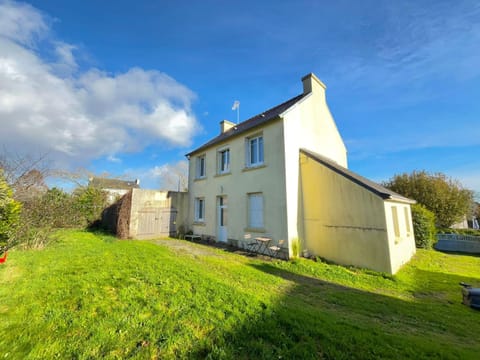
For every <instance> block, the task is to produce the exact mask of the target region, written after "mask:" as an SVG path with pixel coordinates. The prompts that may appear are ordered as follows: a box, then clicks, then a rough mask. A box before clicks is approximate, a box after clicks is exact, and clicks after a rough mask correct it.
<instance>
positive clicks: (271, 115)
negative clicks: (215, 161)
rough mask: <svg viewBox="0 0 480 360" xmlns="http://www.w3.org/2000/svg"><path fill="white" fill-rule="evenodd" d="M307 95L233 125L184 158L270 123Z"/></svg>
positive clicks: (299, 96) (301, 95)
mask: <svg viewBox="0 0 480 360" xmlns="http://www.w3.org/2000/svg"><path fill="white" fill-rule="evenodd" d="M307 95H308V94H300V95H298V96H295V97H294V98H292V99H290V100H287V101H285V102H284V103H281V104H280V105H277V106H275V107H273V108H271V109H269V110H266V111H264V112H262V113H260V114H258V115H255V116H254V117H252V118H250V119H248V120H245V121H243V122H241V123H240V124H237V125H235V126H234V127H232V128H231V129H229V130H227V131H225V132H224V133H221V134H220V135H218V136H217V137H215V138H213V139H212V140H210V141H209V142H207V143H205V144H203V145H202V146H200V147H199V148H197V149H195V150H193V151H191V152H189V153H188V154H187V155H186V156H190V155H192V154H194V153H197V152H199V151H202V150H204V149H206V148H208V147H210V146H212V145H215V144H217V143H219V142H221V141H224V140H227V139H229V138H232V137H234V136H237V135H240V134H242V133H244V132H246V131H248V130H251V129H253V128H255V127H257V126H260V125H263V124H266V123H267V122H270V121H272V120H275V119H277V118H278V117H279V116H280V115H281V114H282V113H284V112H285V111H286V110H288V109H289V108H290V107H292V106H293V105H295V104H296V103H297V102H298V101H300V100H301V99H303V98H304V97H305V96H307Z"/></svg>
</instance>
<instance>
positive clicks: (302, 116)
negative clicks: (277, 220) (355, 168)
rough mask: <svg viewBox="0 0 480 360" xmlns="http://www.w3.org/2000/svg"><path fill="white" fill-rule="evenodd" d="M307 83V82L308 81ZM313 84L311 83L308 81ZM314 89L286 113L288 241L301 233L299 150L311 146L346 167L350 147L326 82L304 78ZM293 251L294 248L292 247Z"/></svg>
mask: <svg viewBox="0 0 480 360" xmlns="http://www.w3.org/2000/svg"><path fill="white" fill-rule="evenodd" d="M305 82H306V84H305ZM309 83H311V85H310V84H309ZM305 85H307V87H308V88H312V89H313V91H312V92H311V93H310V94H309V95H307V96H306V97H305V98H304V99H302V100H301V101H300V102H299V103H298V104H297V105H296V106H294V107H293V108H291V109H289V110H288V111H287V112H285V113H284V114H283V119H284V127H285V131H284V142H285V159H286V162H285V178H286V190H285V191H286V193H287V206H288V240H289V242H290V243H291V242H292V240H293V239H295V238H297V237H298V236H299V234H298V224H299V223H300V222H301V221H302V220H301V218H299V215H301V214H300V212H299V208H298V200H299V191H298V189H299V183H298V179H299V169H300V166H299V163H298V160H299V157H298V156H299V155H298V154H299V150H300V148H305V149H308V150H310V151H312V152H316V153H318V154H321V155H323V156H326V157H328V158H330V159H332V160H333V161H336V162H337V163H339V164H340V165H342V166H344V167H347V150H346V148H345V144H344V143H343V140H342V138H341V136H340V133H339V132H338V129H337V127H336V125H335V121H334V119H333V117H332V115H331V114H330V110H329V109H328V105H327V102H326V97H325V87H324V86H325V85H323V84H322V83H321V82H320V81H319V80H318V79H317V78H316V77H314V75H313V77H310V78H306V79H304V86H305ZM290 250H291V249H290ZM290 254H291V251H290Z"/></svg>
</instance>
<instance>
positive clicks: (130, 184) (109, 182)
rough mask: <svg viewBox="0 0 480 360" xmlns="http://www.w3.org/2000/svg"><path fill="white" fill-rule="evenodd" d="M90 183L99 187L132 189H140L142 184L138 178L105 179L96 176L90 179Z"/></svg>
mask: <svg viewBox="0 0 480 360" xmlns="http://www.w3.org/2000/svg"><path fill="white" fill-rule="evenodd" d="M89 185H90V186H93V187H96V188H99V189H116V190H130V189H138V188H140V185H139V184H138V182H137V180H133V181H129V180H119V179H105V178H98V177H94V178H91V179H90V181H89Z"/></svg>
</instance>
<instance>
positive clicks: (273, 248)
mask: <svg viewBox="0 0 480 360" xmlns="http://www.w3.org/2000/svg"><path fill="white" fill-rule="evenodd" d="M283 244H285V240H278V243H277V245H272V246H269V247H268V252H269V253H270V255H271V256H273V257H278V254H279V253H280V251H282V249H283V247H282V246H283Z"/></svg>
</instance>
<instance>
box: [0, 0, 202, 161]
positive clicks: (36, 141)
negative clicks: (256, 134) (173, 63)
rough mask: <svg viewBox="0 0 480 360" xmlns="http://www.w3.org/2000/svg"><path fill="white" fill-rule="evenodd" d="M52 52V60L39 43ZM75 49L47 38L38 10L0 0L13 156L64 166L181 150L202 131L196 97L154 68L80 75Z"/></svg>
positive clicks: (1, 87)
mask: <svg viewBox="0 0 480 360" xmlns="http://www.w3.org/2000/svg"><path fill="white" fill-rule="evenodd" d="M40 38H42V49H43V50H45V46H49V47H50V48H51V53H53V54H56V56H57V57H56V59H54V60H50V61H49V60H47V59H46V57H45V56H43V55H42V53H41V52H40V51H38V50H36V45H37V44H38V41H39V39H40ZM77 51H78V49H77V48H76V46H74V45H71V44H67V43H64V42H62V41H59V40H56V39H54V38H53V37H52V36H51V35H50V31H49V25H48V18H47V17H46V15H44V14H42V13H41V12H39V11H38V10H36V9H35V8H33V7H31V6H29V5H25V4H18V3H15V2H11V1H1V0H0V122H1V127H2V131H1V132H0V142H1V143H2V144H4V145H5V146H6V147H7V148H9V149H11V150H14V151H25V152H30V153H35V152H39V151H40V152H49V153H50V155H51V157H53V158H54V159H55V160H57V161H59V160H60V161H63V162H64V163H73V162H77V163H78V162H81V163H84V162H86V161H88V160H91V159H95V158H98V157H102V156H110V159H111V160H112V159H117V157H116V156H115V155H116V154H118V153H122V152H133V151H140V150H142V149H143V148H144V147H146V146H148V145H150V144H152V143H162V144H164V145H165V146H173V147H184V146H188V145H190V144H191V141H192V137H193V136H194V135H195V134H196V132H197V131H198V130H199V125H198V123H197V120H196V118H195V116H194V114H193V112H192V110H191V103H192V101H193V100H194V99H195V94H194V93H193V92H192V91H190V90H189V89H188V88H187V87H185V86H184V85H182V84H180V83H178V82H177V81H175V80H174V79H173V78H171V77H169V76H168V75H166V74H164V73H161V72H159V71H156V70H149V71H147V70H143V69H141V68H132V69H130V70H128V71H127V72H125V73H121V74H109V73H106V72H103V71H100V70H98V69H93V68H92V69H89V70H87V71H79V70H78V69H79V67H78V64H77V61H76V57H75V53H76V52H77Z"/></svg>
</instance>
